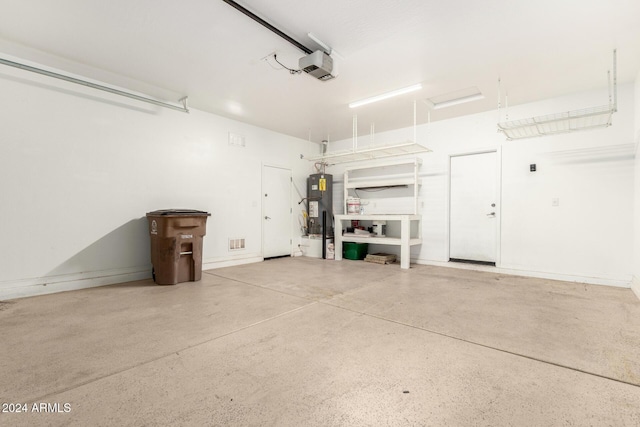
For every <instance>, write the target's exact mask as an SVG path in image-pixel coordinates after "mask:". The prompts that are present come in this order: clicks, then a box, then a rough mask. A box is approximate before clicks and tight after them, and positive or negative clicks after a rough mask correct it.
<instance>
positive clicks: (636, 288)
mask: <svg viewBox="0 0 640 427" xmlns="http://www.w3.org/2000/svg"><path fill="white" fill-rule="evenodd" d="M631 290H632V291H633V293H634V294H636V296H637V297H638V299H640V277H637V276H633V280H632V281H631Z"/></svg>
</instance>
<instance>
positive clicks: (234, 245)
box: [229, 239, 245, 251]
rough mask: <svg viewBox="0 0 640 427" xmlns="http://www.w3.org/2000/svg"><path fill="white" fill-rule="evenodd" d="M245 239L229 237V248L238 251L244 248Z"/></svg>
mask: <svg viewBox="0 0 640 427" xmlns="http://www.w3.org/2000/svg"><path fill="white" fill-rule="evenodd" d="M244 247H245V246H244V239H229V250H230V251H237V250H240V249H244Z"/></svg>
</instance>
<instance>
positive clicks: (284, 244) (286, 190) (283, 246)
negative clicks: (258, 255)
mask: <svg viewBox="0 0 640 427" xmlns="http://www.w3.org/2000/svg"><path fill="white" fill-rule="evenodd" d="M291 217H292V212H291V170H290V169H284V168H279V167H275V166H266V165H263V166H262V256H263V258H273V257H279V256H287V255H291Z"/></svg>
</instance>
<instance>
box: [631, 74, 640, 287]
mask: <svg viewBox="0 0 640 427" xmlns="http://www.w3.org/2000/svg"><path fill="white" fill-rule="evenodd" d="M635 153H636V163H635V182H634V193H635V205H634V210H633V211H634V215H633V217H634V220H635V223H634V232H633V236H634V249H633V283H632V289H633V291H634V292H635V293H636V295H637V296H638V298H640V72H638V76H637V77H636V84H635Z"/></svg>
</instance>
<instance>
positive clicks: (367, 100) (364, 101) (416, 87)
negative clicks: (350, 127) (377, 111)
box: [349, 83, 422, 108]
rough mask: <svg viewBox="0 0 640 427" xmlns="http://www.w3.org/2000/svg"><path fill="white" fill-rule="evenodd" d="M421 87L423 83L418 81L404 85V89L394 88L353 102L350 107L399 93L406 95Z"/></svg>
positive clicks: (391, 96)
mask: <svg viewBox="0 0 640 427" xmlns="http://www.w3.org/2000/svg"><path fill="white" fill-rule="evenodd" d="M420 89H422V85H421V84H420V83H418V84H417V85H413V86H409V87H404V88H402V89H397V90H392V91H391V92H386V93H383V94H380V95H376V96H372V97H371V98H367V99H362V100H360V101H355V102H352V103H351V104H349V108H356V107H360V106H362V105H366V104H371V103H372V102H378V101H382V100H383V99H389V98H393V97H394V96H398V95H404V94H405V93H409V92H414V91H416V90H420Z"/></svg>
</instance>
